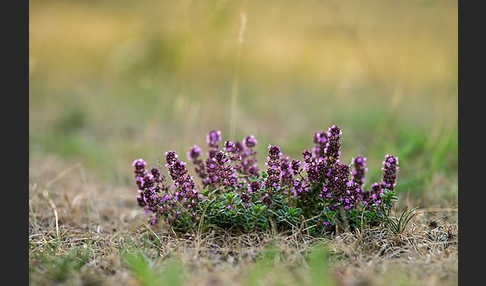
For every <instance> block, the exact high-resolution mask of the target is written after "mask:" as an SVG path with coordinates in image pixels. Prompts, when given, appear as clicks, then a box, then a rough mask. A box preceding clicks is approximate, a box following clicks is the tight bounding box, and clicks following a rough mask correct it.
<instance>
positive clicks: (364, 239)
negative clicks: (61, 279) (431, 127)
mask: <svg viewBox="0 0 486 286" xmlns="http://www.w3.org/2000/svg"><path fill="white" fill-rule="evenodd" d="M29 213H30V219H29V221H30V224H29V254H30V269H31V277H30V279H31V283H32V284H34V285H50V284H51V283H52V277H51V276H49V265H46V263H45V262H43V260H42V259H40V258H41V257H43V255H46V254H47V253H48V250H49V249H55V251H54V253H52V254H53V255H54V256H62V255H66V253H69V252H70V251H71V250H73V249H76V248H77V247H78V248H79V247H80V248H84V249H89V250H90V251H91V255H90V256H89V259H88V261H87V263H86V264H85V265H83V266H82V267H81V268H80V269H79V271H76V272H73V273H72V274H71V275H70V277H69V279H68V280H66V281H68V282H69V283H68V282H66V283H68V284H69V285H71V284H73V285H87V284H91V285H100V284H102V285H120V282H121V281H122V284H124V285H138V283H139V282H138V280H136V279H135V278H134V276H133V275H132V273H131V272H130V271H129V269H128V268H127V267H126V265H125V264H124V263H123V259H122V258H121V255H120V251H122V249H125V248H127V247H128V248H131V249H140V250H142V251H143V252H144V254H145V255H146V256H147V257H149V258H150V259H151V260H152V261H153V263H154V265H155V266H158V265H162V264H163V262H164V261H165V260H166V259H167V258H169V257H176V258H178V259H180V260H181V261H183V263H184V265H185V269H186V274H187V276H186V277H187V280H186V284H187V285H230V284H231V285H243V284H245V281H246V280H245V279H246V278H245V277H246V276H245V275H247V273H248V269H249V267H251V265H252V262H253V261H254V260H255V258H256V257H257V256H258V255H259V253H260V252H261V250H262V249H264V248H265V247H267V246H268V245H275V246H276V248H277V249H278V253H279V259H278V261H279V263H278V264H277V266H276V269H277V270H275V271H277V272H278V275H267V276H266V277H265V281H266V282H265V283H270V284H271V285H274V284H280V285H281V284H283V285H294V284H295V283H300V282H301V281H303V280H305V279H307V278H306V277H305V273H304V272H303V270H302V269H300V268H298V267H296V266H298V265H306V261H305V259H304V254H305V253H306V251H308V250H309V248H310V247H311V246H312V245H313V244H315V243H316V242H319V241H320V242H324V243H326V244H327V245H328V248H329V249H330V252H331V269H332V273H333V277H334V280H335V281H336V282H337V284H338V285H402V284H400V283H403V281H405V282H407V283H411V284H414V285H453V284H457V257H458V254H457V251H458V250H457V209H423V210H420V211H419V214H418V216H417V217H416V218H415V220H414V221H413V223H412V224H411V225H410V226H409V228H408V229H407V230H406V232H405V233H403V234H400V235H396V234H393V233H391V232H390V231H389V230H388V229H383V228H376V229H364V230H362V231H361V232H358V233H347V232H345V233H338V234H336V235H334V236H333V237H327V238H312V237H308V236H306V235H304V234H299V235H293V234H285V235H284V234H272V233H267V234H262V233H252V234H246V235H235V234H230V233H214V232H212V233H206V234H201V235H196V234H186V235H176V234H175V233H173V232H171V231H170V230H168V229H167V228H164V226H161V225H158V226H155V227H152V228H149V227H148V226H147V225H146V218H144V216H143V212H142V211H141V210H139V209H138V207H137V206H136V204H135V201H134V194H133V190H132V189H130V188H127V187H116V186H107V185H101V184H99V183H97V179H96V176H95V174H88V173H86V172H85V170H84V168H83V166H82V165H79V164H72V165H66V163H65V162H63V161H61V160H59V159H57V158H55V157H47V158H46V157H44V158H34V159H31V162H30V190H29ZM56 214H57V215H56ZM402 278H403V279H402ZM407 285H408V284H407Z"/></svg>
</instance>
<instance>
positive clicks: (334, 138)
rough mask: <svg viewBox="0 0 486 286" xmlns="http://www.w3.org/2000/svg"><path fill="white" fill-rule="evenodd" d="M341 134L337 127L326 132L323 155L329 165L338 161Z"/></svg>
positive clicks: (334, 126) (332, 127)
mask: <svg viewBox="0 0 486 286" xmlns="http://www.w3.org/2000/svg"><path fill="white" fill-rule="evenodd" d="M342 134H343V132H342V131H341V129H340V128H339V127H337V126H336V125H333V126H331V127H329V129H328V130H327V144H326V147H325V148H324V155H325V157H326V158H327V159H328V160H329V162H330V163H334V162H336V161H338V160H339V157H340V156H341V151H340V150H339V149H340V148H341V135H342Z"/></svg>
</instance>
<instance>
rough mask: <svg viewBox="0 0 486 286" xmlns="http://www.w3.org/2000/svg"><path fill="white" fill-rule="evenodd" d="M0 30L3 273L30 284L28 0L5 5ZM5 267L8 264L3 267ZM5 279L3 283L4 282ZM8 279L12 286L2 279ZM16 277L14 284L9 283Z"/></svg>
mask: <svg viewBox="0 0 486 286" xmlns="http://www.w3.org/2000/svg"><path fill="white" fill-rule="evenodd" d="M4 4H7V5H3V7H2V8H3V9H2V12H3V13H2V14H3V15H2V17H0V19H1V20H0V27H2V44H1V45H0V46H1V47H2V53H1V56H2V58H3V60H2V69H3V71H4V72H3V76H2V81H1V82H2V90H1V92H2V111H3V112H1V117H2V123H3V128H2V135H3V136H2V139H3V140H2V143H4V144H5V145H4V144H2V145H4V146H2V149H1V150H2V155H3V156H2V157H3V158H2V161H3V164H1V165H2V168H3V172H2V178H3V180H2V182H3V183H6V185H5V184H4V185H3V186H2V192H3V202H2V208H1V209H2V217H3V219H2V222H3V225H2V235H0V236H1V238H2V240H3V241H2V242H3V243H2V246H3V249H4V250H5V251H4V252H3V253H2V257H3V262H6V263H5V265H8V266H6V267H5V266H4V267H2V270H3V271H4V272H7V271H8V273H5V274H7V275H4V276H3V277H4V279H2V281H5V282H4V284H15V285H27V284H28V283H29V244H28V235H29V204H28V202H29V196H28V194H29V193H28V192H29V180H28V176H29V104H28V100H29V1H9V2H5V3H4ZM7 263H8V264H7ZM5 278H7V279H5ZM8 278H13V279H12V280H13V281H15V282H13V283H8V282H6V281H8V280H10V279H8ZM14 279H15V280H14Z"/></svg>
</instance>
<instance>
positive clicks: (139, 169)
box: [132, 159, 169, 224]
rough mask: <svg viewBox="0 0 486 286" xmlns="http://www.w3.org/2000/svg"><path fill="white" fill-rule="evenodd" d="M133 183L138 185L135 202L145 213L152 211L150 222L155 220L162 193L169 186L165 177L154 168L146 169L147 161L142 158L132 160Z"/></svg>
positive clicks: (164, 193) (165, 191)
mask: <svg viewBox="0 0 486 286" xmlns="http://www.w3.org/2000/svg"><path fill="white" fill-rule="evenodd" d="M132 166H133V167H134V174H135V183H136V184H137V187H138V196H137V198H136V199H137V204H138V205H139V206H140V207H142V208H144V209H145V213H148V212H152V213H153V216H152V220H151V223H152V224H154V223H156V222H157V213H158V212H159V206H160V202H161V200H162V196H163V195H167V193H168V190H169V186H168V185H167V184H166V183H165V178H164V177H163V176H162V175H161V174H160V171H159V170H158V169H156V168H152V169H151V171H150V172H148V171H147V169H146V167H147V163H145V161H144V160H143V159H137V160H135V161H133V164H132Z"/></svg>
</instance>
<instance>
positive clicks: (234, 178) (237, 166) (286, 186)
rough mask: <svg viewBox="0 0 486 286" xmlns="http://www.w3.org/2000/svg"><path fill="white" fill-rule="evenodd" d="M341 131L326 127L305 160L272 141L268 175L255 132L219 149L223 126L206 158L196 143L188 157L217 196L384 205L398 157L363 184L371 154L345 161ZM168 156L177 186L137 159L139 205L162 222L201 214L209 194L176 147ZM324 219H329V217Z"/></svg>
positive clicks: (325, 205) (323, 205)
mask: <svg viewBox="0 0 486 286" xmlns="http://www.w3.org/2000/svg"><path fill="white" fill-rule="evenodd" d="M341 136H342V131H341V129H340V128H339V127H338V126H336V125H333V126H331V127H330V128H329V129H328V130H327V131H319V132H316V133H315V134H314V136H313V143H314V147H313V148H312V151H309V150H305V151H304V152H303V153H302V156H303V160H302V161H300V160H291V159H290V158H289V157H287V156H284V155H283V154H282V152H281V150H280V147H278V146H275V145H269V146H268V156H267V160H266V163H265V165H266V176H263V178H262V176H261V174H260V172H259V169H258V166H257V160H256V151H255V150H254V149H255V146H256V144H257V140H256V139H255V138H254V136H247V137H245V138H244V139H243V140H242V141H225V142H224V144H222V148H221V149H220V146H219V144H220V142H222V136H221V131H218V130H212V131H210V132H209V133H208V134H207V136H206V139H207V144H208V148H209V150H208V153H207V157H206V158H205V159H204V158H202V157H203V156H202V155H203V152H202V150H201V148H199V147H198V146H197V145H194V146H192V147H191V148H190V149H189V151H188V152H187V158H188V160H189V161H191V162H192V163H193V165H194V171H195V173H196V174H197V177H199V178H200V180H201V182H202V186H203V187H204V188H205V190H204V191H203V193H205V192H206V191H208V190H209V191H215V190H216V194H217V195H219V194H225V193H227V192H235V194H236V195H238V196H239V197H240V198H241V202H242V203H243V204H244V205H247V206H251V204H252V203H255V204H259V203H262V204H264V205H266V206H268V207H272V208H273V207H274V205H277V206H278V205H280V204H281V203H276V204H273V202H274V200H275V199H277V198H278V199H279V200H285V201H286V202H287V203H289V204H291V205H294V206H295V205H297V206H298V207H301V206H304V207H305V206H307V205H313V206H316V208H319V210H318V211H322V210H324V209H327V210H329V211H335V210H337V209H339V208H342V209H343V210H344V211H349V210H351V209H353V208H358V207H360V206H369V205H380V204H382V203H383V202H382V196H383V194H384V192H385V189H388V190H392V191H393V190H394V189H395V186H396V180H397V173H398V170H399V167H398V158H397V157H394V156H392V155H386V156H385V160H384V161H383V168H382V170H383V177H382V180H381V182H379V183H374V184H372V185H371V187H370V189H369V190H367V189H365V188H364V183H365V175H366V172H367V170H368V169H367V165H366V158H365V157H363V156H361V155H359V156H356V157H355V158H353V159H352V160H351V164H350V165H347V164H344V163H342V162H341V161H340V157H341V150H340V148H341ZM165 161H166V164H165V166H166V168H167V170H168V174H169V176H170V178H171V179H172V182H173V184H172V185H169V184H168V183H166V180H165V178H164V176H163V175H162V174H161V173H160V170H158V169H156V168H153V169H151V170H150V172H149V171H148V170H147V169H146V168H147V164H146V163H145V161H144V160H142V159H137V160H135V161H134V162H133V167H134V175H135V183H136V185H137V187H138V192H139V195H138V196H137V203H138V205H139V206H140V207H142V208H144V209H145V210H146V212H152V213H153V218H152V223H155V222H156V221H157V217H158V216H164V217H165V218H166V219H167V221H168V222H169V223H171V222H173V221H174V220H176V219H177V218H178V216H179V215H180V214H181V213H185V214H190V215H192V217H193V218H194V219H196V215H197V213H198V211H200V208H199V206H200V203H201V202H202V201H203V200H204V199H205V197H204V196H203V195H202V194H201V193H200V192H199V191H198V190H197V187H196V184H195V182H194V180H193V178H192V177H191V176H190V174H189V172H188V169H187V167H186V163H185V162H183V161H181V160H179V159H178V156H177V154H176V153H175V152H174V151H169V152H167V153H165ZM205 194H206V193H205ZM279 194H282V195H279ZM275 195H279V196H275ZM233 197H237V196H233ZM206 199H207V198H206ZM227 204H228V205H227V206H225V207H227V209H228V210H233V209H235V208H237V207H238V203H237V200H234V201H233V200H232V201H231V202H229V203H227ZM311 213H312V212H311ZM314 215H315V212H314ZM320 222H321V223H322V224H323V225H328V224H329V221H326V220H322V221H320Z"/></svg>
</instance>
